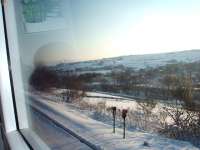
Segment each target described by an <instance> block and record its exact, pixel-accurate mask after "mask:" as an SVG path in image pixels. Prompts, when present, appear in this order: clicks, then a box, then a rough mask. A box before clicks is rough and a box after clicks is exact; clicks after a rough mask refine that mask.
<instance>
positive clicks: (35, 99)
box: [31, 96, 198, 150]
mask: <svg viewBox="0 0 200 150" xmlns="http://www.w3.org/2000/svg"><path fill="white" fill-rule="evenodd" d="M31 99H32V104H33V105H32V106H33V107H35V108H37V109H38V110H40V111H42V112H43V113H45V114H46V115H47V116H49V117H51V118H52V119H54V120H56V122H58V123H60V124H62V126H63V127H65V128H67V129H70V130H72V131H73V132H74V133H76V134H77V135H79V136H80V137H82V138H84V139H86V140H87V141H89V142H90V143H92V144H94V145H96V146H97V147H101V148H102V149H106V150H122V149H123V150H131V149H133V150H135V149H137V150H143V149H149V150H161V149H162V150H169V149H170V150H171V149H173V150H197V149H198V148H195V147H194V146H192V145H191V144H190V143H188V142H182V141H178V140H171V139H168V138H163V137H161V136H158V135H155V134H149V133H145V132H141V131H138V130H134V131H132V132H130V131H126V133H127V137H126V139H122V130H121V129H119V128H117V129H116V131H117V132H116V134H113V133H112V126H110V125H106V124H104V123H102V122H99V121H96V120H93V119H91V118H89V117H88V116H86V115H83V114H82V113H80V112H79V111H77V110H76V109H74V108H73V107H72V106H70V105H68V104H63V103H57V102H53V101H50V100H46V99H42V98H41V97H40V96H31ZM144 141H147V142H148V143H149V145H150V146H149V147H145V146H143V143H144Z"/></svg>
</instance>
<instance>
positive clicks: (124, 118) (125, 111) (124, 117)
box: [122, 109, 128, 139]
mask: <svg viewBox="0 0 200 150" xmlns="http://www.w3.org/2000/svg"><path fill="white" fill-rule="evenodd" d="M127 112H128V110H127V109H123V110H122V118H123V120H124V132H123V138H124V139H125V137H126V134H125V131H126V115H127Z"/></svg>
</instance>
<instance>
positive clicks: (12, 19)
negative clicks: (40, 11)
mask: <svg viewBox="0 0 200 150" xmlns="http://www.w3.org/2000/svg"><path fill="white" fill-rule="evenodd" d="M14 1H15V0H9V1H6V3H5V4H4V6H3V7H2V4H1V1H0V96H1V105H2V112H3V119H4V120H3V121H4V125H5V132H6V136H7V140H8V143H9V146H10V148H11V150H29V149H32V148H34V149H43V150H46V149H49V148H48V146H47V145H46V144H45V143H44V142H43V141H42V140H41V139H40V138H39V137H38V136H37V135H36V134H35V133H34V132H32V131H31V130H29V128H28V127H29V125H28V117H27V107H26V102H25V91H24V87H23V80H22V72H21V64H20V61H19V60H20V59H19V57H20V55H19V45H18V37H17V24H16V16H15V8H14ZM5 26H6V29H7V30H6V31H5ZM8 55H9V56H8ZM11 68H12V72H11ZM12 85H14V86H12ZM15 99H16V100H18V102H17V103H15ZM17 108H18V109H17ZM19 108H20V109H19ZM22 129H23V130H22ZM20 130H21V131H20ZM22 133H23V135H22ZM25 138H26V141H25ZM30 145H31V146H30Z"/></svg>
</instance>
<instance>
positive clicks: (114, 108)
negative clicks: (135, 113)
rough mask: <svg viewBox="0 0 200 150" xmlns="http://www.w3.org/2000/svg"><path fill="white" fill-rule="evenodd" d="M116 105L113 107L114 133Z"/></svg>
mask: <svg viewBox="0 0 200 150" xmlns="http://www.w3.org/2000/svg"><path fill="white" fill-rule="evenodd" d="M116 109H117V108H116V107H112V111H113V133H115V117H116Z"/></svg>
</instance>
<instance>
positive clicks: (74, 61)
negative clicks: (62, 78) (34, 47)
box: [47, 49, 200, 66]
mask: <svg viewBox="0 0 200 150" xmlns="http://www.w3.org/2000/svg"><path fill="white" fill-rule="evenodd" d="M193 51H199V52H200V49H191V50H180V51H169V52H160V53H148V54H133V55H120V56H115V57H104V58H98V59H91V60H82V61H79V60H77V61H76V60H73V61H61V62H59V63H52V64H47V65H49V66H54V65H55V66H56V65H59V64H73V63H81V62H90V61H97V60H104V59H114V58H119V57H128V56H144V55H162V54H170V53H184V52H193Z"/></svg>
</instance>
